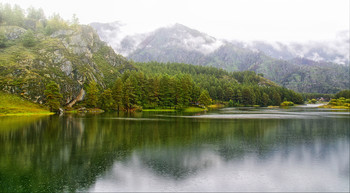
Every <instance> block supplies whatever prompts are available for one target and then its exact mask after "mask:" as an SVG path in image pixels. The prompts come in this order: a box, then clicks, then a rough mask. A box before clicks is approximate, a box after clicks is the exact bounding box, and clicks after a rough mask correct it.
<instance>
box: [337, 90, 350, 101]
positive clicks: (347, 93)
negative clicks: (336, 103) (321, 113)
mask: <svg viewBox="0 0 350 193" xmlns="http://www.w3.org/2000/svg"><path fill="white" fill-rule="evenodd" d="M341 97H343V98H350V90H342V91H340V92H338V93H337V94H335V98H337V99H338V98H341Z"/></svg>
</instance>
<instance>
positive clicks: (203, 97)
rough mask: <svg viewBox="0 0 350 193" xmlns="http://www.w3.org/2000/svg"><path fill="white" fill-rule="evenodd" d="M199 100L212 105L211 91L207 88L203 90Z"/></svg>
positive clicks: (205, 104) (201, 102)
mask: <svg viewBox="0 0 350 193" xmlns="http://www.w3.org/2000/svg"><path fill="white" fill-rule="evenodd" d="M198 100H199V103H200V104H202V105H204V106H208V105H210V103H211V98H210V96H209V92H208V91H207V90H203V91H202V93H201V95H200V96H199V99H198Z"/></svg>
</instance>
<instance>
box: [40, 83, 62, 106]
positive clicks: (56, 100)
mask: <svg viewBox="0 0 350 193" xmlns="http://www.w3.org/2000/svg"><path fill="white" fill-rule="evenodd" d="M44 95H45V97H46V104H47V105H48V106H49V108H50V111H52V112H58V110H59V108H60V99H61V98H62V95H61V93H60V90H59V86H58V84H56V83H55V82H54V81H51V82H50V83H49V84H47V85H46V89H45V91H44Z"/></svg>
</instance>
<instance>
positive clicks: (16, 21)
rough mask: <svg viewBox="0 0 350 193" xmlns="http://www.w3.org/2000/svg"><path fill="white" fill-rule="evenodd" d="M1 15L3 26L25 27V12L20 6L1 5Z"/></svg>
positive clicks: (0, 21) (0, 22)
mask: <svg viewBox="0 0 350 193" xmlns="http://www.w3.org/2000/svg"><path fill="white" fill-rule="evenodd" d="M0 13H1V15H0V16H1V20H0V24H1V25H9V26H10V25H12V26H20V27H23V24H24V18H25V15H24V10H23V9H22V8H20V7H19V6H18V5H14V6H11V5H10V4H4V5H3V4H2V3H0Z"/></svg>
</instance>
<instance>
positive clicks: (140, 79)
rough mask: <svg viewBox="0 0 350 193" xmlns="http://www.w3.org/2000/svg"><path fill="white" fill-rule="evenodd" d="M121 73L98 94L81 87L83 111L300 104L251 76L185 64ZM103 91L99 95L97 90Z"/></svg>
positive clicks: (297, 96) (157, 65)
mask: <svg viewBox="0 0 350 193" xmlns="http://www.w3.org/2000/svg"><path fill="white" fill-rule="evenodd" d="M136 67H137V69H138V70H137V71H136V70H133V71H126V72H124V73H123V75H122V76H121V77H119V78H117V80H116V81H115V83H114V84H113V86H112V87H111V88H107V89H105V90H103V91H101V92H100V91H99V89H98V88H97V84H96V83H95V82H93V81H92V82H90V83H89V85H88V86H87V87H86V91H87V94H86V99H85V103H86V106H87V107H92V108H94V107H99V108H102V109H104V110H135V109H141V108H146V109H147V108H176V109H181V108H184V107H188V106H192V105H204V106H208V105H210V104H211V103H212V102H213V101H214V102H229V103H228V104H229V105H230V106H252V105H259V106H269V105H275V106H279V105H280V104H281V103H282V102H283V101H292V102H293V103H296V104H301V103H303V99H302V96H301V95H300V94H298V93H296V92H294V91H292V90H289V89H286V88H283V87H279V86H277V85H275V84H274V83H272V82H269V81H268V80H267V79H264V78H262V77H261V76H258V75H256V74H255V73H254V72H251V71H245V72H231V73H229V72H227V71H224V70H221V69H216V68H212V67H203V66H194V65H188V64H175V63H168V64H161V63H155V62H150V63H139V64H136ZM101 90H102V89H101Z"/></svg>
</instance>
